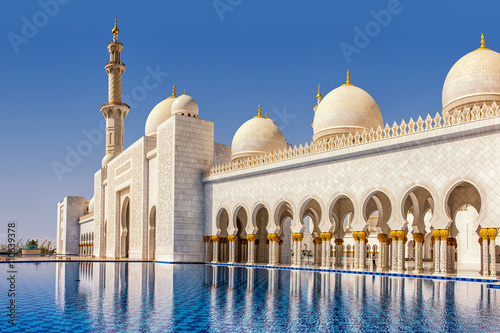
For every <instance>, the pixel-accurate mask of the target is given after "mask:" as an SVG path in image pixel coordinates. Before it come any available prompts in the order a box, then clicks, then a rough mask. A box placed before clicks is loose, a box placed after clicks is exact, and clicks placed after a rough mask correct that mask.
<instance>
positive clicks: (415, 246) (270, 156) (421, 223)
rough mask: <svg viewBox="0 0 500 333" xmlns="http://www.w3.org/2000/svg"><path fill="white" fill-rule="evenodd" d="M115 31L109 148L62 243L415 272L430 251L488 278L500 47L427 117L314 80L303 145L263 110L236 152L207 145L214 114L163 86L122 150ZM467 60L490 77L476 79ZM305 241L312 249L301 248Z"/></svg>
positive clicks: (495, 213) (109, 253)
mask: <svg viewBox="0 0 500 333" xmlns="http://www.w3.org/2000/svg"><path fill="white" fill-rule="evenodd" d="M115 28H116V27H115ZM118 33H119V31H118V29H117V28H116V30H115V29H114V30H113V42H112V43H110V46H108V50H109V51H110V59H111V62H110V63H108V64H107V65H106V71H107V73H108V75H109V80H110V94H109V101H108V103H105V104H104V105H103V106H102V108H101V112H102V113H103V115H104V116H105V118H106V120H107V131H106V133H107V143H106V152H107V154H106V156H105V158H104V159H103V165H102V168H101V169H100V170H98V171H97V172H96V173H95V182H94V198H93V199H92V200H88V199H84V198H82V197H67V198H65V199H64V201H63V202H61V203H59V204H58V209H59V213H58V246H59V247H58V251H59V253H67V254H70V253H71V254H75V253H80V254H85V255H94V256H97V257H106V258H131V259H144V260H163V261H174V262H202V261H214V262H244V263H266V264H270V265H276V264H280V263H281V264H292V265H300V264H303V263H304V262H305V263H310V264H314V265H317V266H320V267H325V268H327V267H334V268H342V267H344V268H346V267H350V268H353V269H359V270H364V269H377V270H392V271H398V272H403V271H406V270H407V265H408V261H407V260H405V258H406V259H410V260H411V262H412V269H413V270H414V271H416V272H422V271H423V267H424V261H426V262H427V261H432V267H433V269H434V273H435V274H453V273H454V272H455V271H456V269H457V267H460V264H461V263H467V264H472V265H476V267H477V270H478V271H479V270H481V272H482V274H483V275H487V276H496V257H497V256H496V252H497V247H496V245H495V238H496V235H497V230H498V228H499V226H500V200H499V199H498V198H499V194H500V193H499V192H500V173H499V171H498V170H500V169H499V166H500V152H499V150H498V147H499V146H500V108H499V107H498V106H497V104H496V101H497V99H496V97H495V96H500V88H499V87H500V84H498V82H500V73H497V74H498V75H493V76H491V75H490V73H491V72H494V73H496V72H495V71H498V70H497V69H498V68H500V55H498V53H496V52H494V51H491V50H489V49H487V48H486V47H485V45H484V40H482V44H481V47H480V48H479V49H477V50H475V51H473V52H471V53H469V54H467V55H466V56H464V57H463V58H462V59H461V60H460V61H458V62H457V64H456V65H455V66H454V67H453V69H452V70H451V71H450V74H449V76H450V77H449V78H447V79H446V83H445V87H444V89H443V107H445V108H446V110H445V111H446V112H443V113H438V114H436V115H434V116H431V115H426V114H422V116H421V117H419V118H418V119H417V120H416V121H414V120H413V119H410V120H408V121H407V122H405V121H403V122H402V123H401V124H396V123H394V124H393V125H392V126H389V125H385V126H384V123H383V120H382V114H383V113H382V112H381V110H380V109H379V108H378V105H377V103H376V102H375V100H374V99H373V98H372V97H371V96H370V95H369V94H368V93H367V92H365V91H364V90H362V89H361V88H358V87H356V86H355V85H353V84H352V83H351V81H350V77H349V74H348V78H347V82H346V84H344V85H342V86H340V87H339V88H337V89H335V90H333V91H332V92H330V93H329V94H328V95H327V96H326V97H325V99H324V101H326V102H325V103H326V104H322V103H323V100H322V96H321V94H320V93H319V91H318V95H317V96H316V98H317V105H316V106H315V107H314V112H315V113H316V114H315V124H316V125H313V128H314V134H313V138H314V141H313V142H311V143H306V144H303V145H299V146H298V147H297V146H295V147H293V146H292V145H290V144H289V143H286V141H284V136H283V134H282V133H281V131H280V130H279V129H278V128H277V126H276V125H275V124H274V123H273V121H272V120H271V119H268V118H267V117H265V116H262V113H261V110H260V108H259V112H258V114H257V116H256V117H254V118H252V119H250V120H249V121H247V122H246V123H245V124H243V125H242V127H241V128H240V130H238V132H236V134H235V136H234V140H233V145H232V147H231V146H227V145H223V144H220V143H215V142H214V124H213V123H212V122H210V121H207V120H203V119H201V118H200V115H199V110H198V105H197V104H196V102H195V101H194V99H193V98H192V97H190V96H189V95H187V94H185V93H184V94H183V95H181V96H177V94H176V91H175V87H174V92H173V94H172V96H171V97H169V98H167V99H165V100H164V101H161V102H160V103H159V104H158V105H157V106H156V107H155V108H154V109H153V110H152V112H151V114H150V117H149V118H148V121H147V124H146V135H145V136H144V137H142V138H140V139H138V140H137V141H136V142H135V143H134V144H132V145H131V146H130V147H128V148H127V149H124V147H123V135H124V120H125V117H126V115H127V114H128V112H129V107H128V106H127V105H126V104H124V103H123V102H122V101H121V76H122V75H123V73H124V72H125V65H123V64H122V63H121V62H120V54H121V51H122V49H123V45H121V43H120V42H119V41H118ZM114 44H116V46H114ZM116 52H118V54H117V53H116ZM485 66H490V67H491V68H490V70H485V69H484V67H485ZM476 67H477V68H478V73H487V77H483V76H481V75H472V79H471V75H470V73H476V72H475V70H476ZM460 73H465V74H464V75H465V76H466V77H464V78H462V79H461V77H460V75H461V74H460ZM485 75H486V74H485ZM492 78H493V79H494V80H497V81H498V82H496V83H491V82H490V81H491V79H492ZM483 81H484V82H487V83H484V82H483ZM454 85H456V87H455V86H454ZM118 86H119V89H118V88H117V87H118ZM468 86H470V89H469V90H468ZM478 87H479V88H478ZM481 87H483V90H481ZM111 88H113V89H111ZM318 90H319V89H318ZM492 96H493V97H492ZM450 105H452V106H453V108H451V106H450ZM316 116H317V117H316ZM305 127H306V126H305ZM375 127H377V128H375ZM86 205H87V206H88V207H89V209H88V210H86V207H87V206H86ZM82 246H83V247H84V249H82ZM305 247H306V248H307V250H308V251H310V252H307V253H306V254H309V253H310V256H307V255H306V256H304V257H302V252H303V251H302V250H303V249H304V248H305Z"/></svg>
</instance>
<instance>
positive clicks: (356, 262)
mask: <svg viewBox="0 0 500 333" xmlns="http://www.w3.org/2000/svg"><path fill="white" fill-rule="evenodd" d="M352 237H353V238H354V248H353V252H354V267H353V269H359V248H360V247H359V235H358V232H357V231H354V232H353V233H352Z"/></svg>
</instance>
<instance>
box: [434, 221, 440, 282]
mask: <svg viewBox="0 0 500 333" xmlns="http://www.w3.org/2000/svg"><path fill="white" fill-rule="evenodd" d="M432 238H433V239H434V241H433V242H434V274H439V273H440V272H441V264H440V263H439V253H440V252H441V251H440V247H441V246H440V245H441V242H440V238H441V236H440V231H439V229H434V230H433V231H432Z"/></svg>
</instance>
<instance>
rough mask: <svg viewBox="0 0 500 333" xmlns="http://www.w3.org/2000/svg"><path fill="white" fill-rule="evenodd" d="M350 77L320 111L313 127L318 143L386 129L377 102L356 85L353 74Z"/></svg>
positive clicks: (320, 107) (328, 98) (329, 94)
mask: <svg viewBox="0 0 500 333" xmlns="http://www.w3.org/2000/svg"><path fill="white" fill-rule="evenodd" d="M347 75H348V77H347V83H346V84H344V85H342V86H340V87H338V88H337V89H334V90H332V91H331V92H329V93H328V95H326V96H325V98H324V99H323V100H322V101H321V102H320V103H319V105H318V108H317V109H316V113H315V115H314V123H313V129H314V135H313V140H314V141H315V142H317V141H318V140H321V139H327V138H329V137H332V136H336V135H341V134H346V135H347V134H349V133H352V134H355V133H356V131H358V132H360V133H361V132H363V130H365V129H366V130H370V129H371V128H373V129H377V128H378V126H380V127H383V126H384V120H383V118H382V113H381V112H380V108H379V107H378V105H377V103H376V102H375V100H374V99H373V98H372V97H371V96H370V94H368V93H367V92H366V91H364V90H363V89H361V88H358V87H356V86H354V85H352V84H351V83H350V78H349V72H348V74H347Z"/></svg>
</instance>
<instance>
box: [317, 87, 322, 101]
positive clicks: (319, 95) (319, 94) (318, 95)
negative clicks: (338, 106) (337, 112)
mask: <svg viewBox="0 0 500 333" xmlns="http://www.w3.org/2000/svg"><path fill="white" fill-rule="evenodd" d="M319 88H320V85H319V84H318V94H317V95H316V99H321V97H322V96H321V93H320V92H319Z"/></svg>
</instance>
